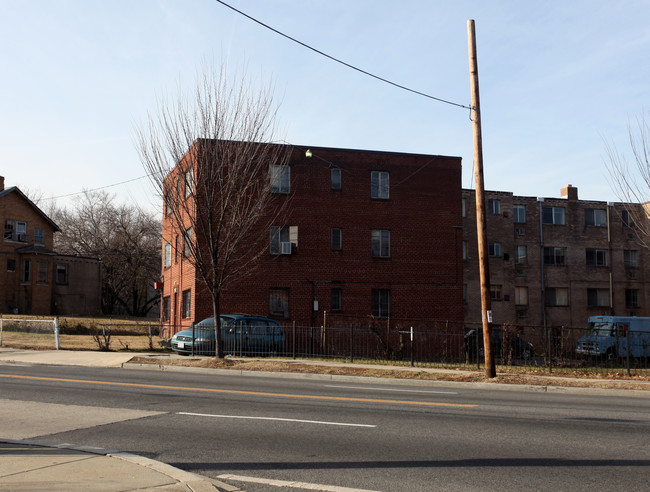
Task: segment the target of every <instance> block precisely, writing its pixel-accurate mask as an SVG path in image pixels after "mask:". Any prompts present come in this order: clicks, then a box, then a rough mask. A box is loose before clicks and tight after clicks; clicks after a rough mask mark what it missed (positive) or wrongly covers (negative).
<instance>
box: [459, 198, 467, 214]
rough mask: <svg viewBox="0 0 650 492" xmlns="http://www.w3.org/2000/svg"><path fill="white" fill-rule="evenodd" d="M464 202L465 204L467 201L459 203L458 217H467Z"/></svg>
mask: <svg viewBox="0 0 650 492" xmlns="http://www.w3.org/2000/svg"><path fill="white" fill-rule="evenodd" d="M466 202H467V200H465V198H463V199H462V200H461V202H460V215H461V217H467V210H466V207H467V204H466Z"/></svg>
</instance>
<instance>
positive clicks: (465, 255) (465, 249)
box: [463, 241, 467, 260]
mask: <svg viewBox="0 0 650 492" xmlns="http://www.w3.org/2000/svg"><path fill="white" fill-rule="evenodd" d="M466 259H467V241H463V260H466Z"/></svg>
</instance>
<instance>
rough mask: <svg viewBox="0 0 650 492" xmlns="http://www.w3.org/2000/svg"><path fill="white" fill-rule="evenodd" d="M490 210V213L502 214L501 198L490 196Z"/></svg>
mask: <svg viewBox="0 0 650 492" xmlns="http://www.w3.org/2000/svg"><path fill="white" fill-rule="evenodd" d="M488 212H489V213H490V215H500V214H501V200H496V199H493V198H490V199H489V200H488Z"/></svg>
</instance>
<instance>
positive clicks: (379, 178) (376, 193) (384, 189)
mask: <svg viewBox="0 0 650 492" xmlns="http://www.w3.org/2000/svg"><path fill="white" fill-rule="evenodd" d="M370 196H371V197H372V198H382V199H388V198H389V197H390V193H389V174H388V173H387V172H386V171H372V172H371V173H370Z"/></svg>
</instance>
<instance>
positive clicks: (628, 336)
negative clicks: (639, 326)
mask: <svg viewBox="0 0 650 492" xmlns="http://www.w3.org/2000/svg"><path fill="white" fill-rule="evenodd" d="M625 331H626V335H627V336H626V337H625V339H626V344H627V357H626V359H627V364H626V365H627V375H628V376H631V374H630V327H629V325H628V327H627V330H625Z"/></svg>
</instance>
